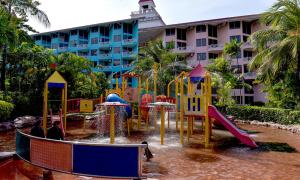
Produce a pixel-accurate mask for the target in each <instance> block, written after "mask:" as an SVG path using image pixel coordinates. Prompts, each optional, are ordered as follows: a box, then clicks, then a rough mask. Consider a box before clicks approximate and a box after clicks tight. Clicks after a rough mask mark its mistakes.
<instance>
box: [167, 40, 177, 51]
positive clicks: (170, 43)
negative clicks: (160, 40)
mask: <svg viewBox="0 0 300 180" xmlns="http://www.w3.org/2000/svg"><path fill="white" fill-rule="evenodd" d="M166 48H167V49H174V48H175V42H174V41H170V42H166Z"/></svg>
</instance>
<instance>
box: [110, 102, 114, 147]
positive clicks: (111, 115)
mask: <svg viewBox="0 0 300 180" xmlns="http://www.w3.org/2000/svg"><path fill="white" fill-rule="evenodd" d="M114 143H115V107H114V106H111V107H110V144H114Z"/></svg>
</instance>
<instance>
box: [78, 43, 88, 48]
mask: <svg viewBox="0 0 300 180" xmlns="http://www.w3.org/2000/svg"><path fill="white" fill-rule="evenodd" d="M77 47H78V48H87V47H88V44H78V45H77Z"/></svg>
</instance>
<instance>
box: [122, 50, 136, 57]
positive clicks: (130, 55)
mask: <svg viewBox="0 0 300 180" xmlns="http://www.w3.org/2000/svg"><path fill="white" fill-rule="evenodd" d="M122 56H123V57H127V58H134V56H135V54H134V53H133V52H130V51H127V52H126V51H125V52H123V53H122Z"/></svg>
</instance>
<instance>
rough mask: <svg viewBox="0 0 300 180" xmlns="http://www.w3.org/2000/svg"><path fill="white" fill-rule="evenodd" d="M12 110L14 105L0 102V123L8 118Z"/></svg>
mask: <svg viewBox="0 0 300 180" xmlns="http://www.w3.org/2000/svg"><path fill="white" fill-rule="evenodd" d="M13 109H14V105H13V104H12V103H9V102H5V101H0V121H4V120H6V119H7V118H9V117H10V114H11V112H12V111H13Z"/></svg>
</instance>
